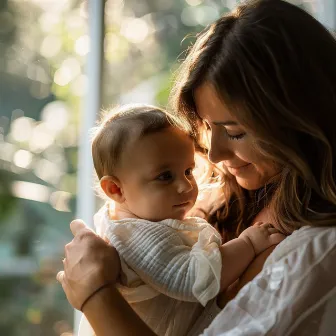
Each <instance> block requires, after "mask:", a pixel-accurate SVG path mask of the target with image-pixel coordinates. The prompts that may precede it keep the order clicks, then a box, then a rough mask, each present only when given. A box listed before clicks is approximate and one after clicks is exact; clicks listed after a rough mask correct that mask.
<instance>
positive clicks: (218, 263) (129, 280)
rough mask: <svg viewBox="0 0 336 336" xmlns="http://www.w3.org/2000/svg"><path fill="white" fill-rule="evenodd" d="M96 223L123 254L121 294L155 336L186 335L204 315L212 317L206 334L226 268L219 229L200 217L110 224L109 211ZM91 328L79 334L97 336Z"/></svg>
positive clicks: (205, 320)
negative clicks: (222, 273) (220, 248)
mask: <svg viewBox="0 0 336 336" xmlns="http://www.w3.org/2000/svg"><path fill="white" fill-rule="evenodd" d="M94 221H95V226H96V228H97V232H98V233H99V234H100V235H101V236H105V237H107V238H108V239H109V241H110V242H111V244H112V245H113V246H114V247H115V248H116V249H117V251H118V253H119V255H120V258H121V266H122V278H121V284H120V285H118V289H119V291H120V292H121V294H122V295H123V296H124V298H125V299H126V300H127V301H128V302H129V303H130V304H131V306H132V308H133V309H134V310H135V311H136V312H137V314H138V315H139V316H140V317H141V318H142V319H143V320H144V321H145V322H146V323H147V324H148V325H149V326H150V327H151V329H152V330H153V331H154V332H156V333H157V334H158V335H159V336H161V335H162V336H163V335H164V336H168V335H169V336H180V335H181V336H182V335H187V333H188V331H189V330H190V329H191V328H192V326H193V325H194V324H195V322H196V320H197V319H198V318H199V316H200V315H202V314H203V315H204V310H205V311H206V312H207V311H209V314H208V317H209V318H203V322H202V323H203V329H204V328H205V327H206V326H207V325H209V323H210V322H211V320H212V319H213V318H214V317H215V316H214V315H213V314H214V309H213V301H214V300H212V299H213V298H215V297H216V295H217V294H218V292H219V289H220V280H221V279H220V277H221V268H222V259H221V254H220V251H219V247H220V245H221V243H222V239H221V236H220V234H219V233H218V232H217V231H216V229H214V228H213V227H212V226H211V225H210V224H208V223H207V222H206V221H205V220H203V219H201V218H196V217H193V218H187V219H185V220H183V221H179V220H173V219H166V220H163V221H160V222H149V221H146V220H142V219H133V218H129V219H122V220H110V219H109V216H108V208H107V207H106V206H104V207H103V208H102V209H101V210H100V211H99V212H98V213H97V214H96V215H95V218H94ZM204 307H205V308H204ZM217 312H218V311H216V313H217ZM205 315H207V314H206V313H205ZM88 327H89V324H88V323H87V322H86V321H83V322H82V323H81V327H80V333H79V335H80V336H86V335H93V334H94V333H93V332H92V330H91V331H89V328H88ZM189 335H191V334H190V333H189Z"/></svg>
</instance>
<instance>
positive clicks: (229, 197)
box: [58, 0, 336, 336]
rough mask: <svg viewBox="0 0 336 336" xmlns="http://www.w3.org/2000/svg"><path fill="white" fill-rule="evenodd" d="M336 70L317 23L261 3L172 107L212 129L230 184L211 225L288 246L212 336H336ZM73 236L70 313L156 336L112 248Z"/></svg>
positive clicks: (198, 52)
mask: <svg viewBox="0 0 336 336" xmlns="http://www.w3.org/2000/svg"><path fill="white" fill-rule="evenodd" d="M335 60H336V41H335V39H334V38H333V36H332V35H331V34H330V33H329V32H328V31H327V30H326V29H325V28H324V27H323V26H322V25H321V24H319V23H318V22H317V21H316V20H315V19H313V18H312V17H311V16H310V15H308V14H307V13H305V12H304V11H302V10H300V9H299V8H297V7H295V6H293V5H291V4H289V3H286V2H284V1H281V0H259V1H249V2H248V3H247V4H246V5H243V6H240V7H238V9H237V10H236V11H235V12H233V13H232V14H230V15H228V16H224V17H222V18H220V19H219V20H218V21H217V22H215V23H214V24H213V25H211V26H210V27H209V28H208V29H206V30H205V31H204V32H203V33H202V34H200V35H199V36H198V38H197V41H196V43H195V45H194V47H193V48H192V49H191V51H190V53H189V55H188V57H187V59H186V60H185V62H184V64H183V66H182V70H181V72H180V77H179V78H178V80H177V81H176V83H177V84H176V87H175V89H174V90H173V102H174V106H173V107H174V109H175V110H176V111H177V112H179V113H180V115H182V114H183V115H185V116H187V117H188V119H189V120H191V121H192V122H193V125H194V127H195V129H196V130H197V131H198V132H199V135H200V138H201V136H202V134H203V133H204V131H203V129H204V128H205V129H206V131H205V132H206V133H207V135H208V139H209V144H208V146H206V149H205V150H208V156H209V159H210V161H211V162H212V163H213V164H214V165H215V166H214V174H218V175H219V176H220V177H221V178H222V179H223V180H224V181H225V183H224V187H223V193H224V196H225V200H226V201H225V202H224V203H223V204H222V205H221V206H220V207H219V208H218V207H217V208H215V209H214V210H215V211H212V212H211V213H210V214H209V221H210V222H211V223H213V224H214V225H216V227H218V229H219V230H220V231H222V232H223V236H224V237H225V238H226V239H231V238H232V237H234V236H236V235H237V234H239V233H240V232H241V231H242V230H244V229H245V228H246V227H247V226H249V225H253V224H254V223H255V222H257V221H269V222H271V223H273V225H274V226H275V227H276V228H278V229H279V230H280V231H282V232H284V233H286V234H287V235H289V237H288V238H286V240H285V241H284V242H282V243H281V244H280V245H278V247H277V248H276V249H275V251H274V252H273V253H272V254H271V255H270V256H269V257H268V258H267V256H268V254H270V253H271V252H272V251H270V250H269V251H268V253H267V254H264V255H262V256H260V257H259V258H257V259H256V260H255V261H254V262H253V263H252V264H251V265H250V268H249V269H248V270H247V271H246V273H245V275H244V276H243V277H242V279H241V281H240V283H238V284H237V286H236V288H235V289H233V294H232V292H231V293H230V294H229V298H231V297H233V296H234V295H235V292H236V291H237V290H239V289H240V288H241V287H242V286H243V285H244V284H245V283H246V282H248V284H247V285H246V286H244V288H243V289H242V290H240V291H239V293H238V295H237V296H236V297H235V298H234V299H233V300H231V301H230V302H229V303H228V304H227V305H226V307H225V308H224V309H223V310H222V311H221V312H220V313H219V314H218V316H217V317H216V318H215V320H214V321H213V322H212V323H211V325H210V326H209V328H207V329H206V330H205V331H204V335H279V336H280V335H281V336H283V335H314V336H316V335H320V336H327V335H332V334H333V333H334V331H333V329H330V328H331V327H335V326H336V325H335V322H334V321H333V319H334V318H333V311H335V307H336V286H335V285H336V272H335V271H334V270H333V266H334V265H335V264H336V247H335V244H336V243H335V242H336V239H335V238H336V185H335V181H336V166H335V164H336V163H335V158H336V132H335V130H334V127H335V125H336V123H335V121H336V65H335V62H336V61H335ZM200 144H201V141H200ZM205 210H206V209H205ZM71 230H72V232H73V233H74V235H75V239H74V240H73V241H72V242H71V243H70V244H68V245H67V246H66V248H65V252H66V259H65V261H64V269H65V272H60V273H59V274H58V280H59V281H60V282H61V283H62V286H63V288H64V290H65V292H66V295H67V297H68V299H69V302H70V303H71V304H72V305H73V306H74V307H75V308H77V309H80V308H81V307H83V303H85V304H84V307H83V309H84V313H85V315H86V316H87V318H88V319H89V321H90V323H91V325H92V326H93V328H94V330H95V332H96V334H97V335H98V336H105V335H154V334H153V332H152V331H150V330H149V329H148V328H147V326H146V325H144V324H143V323H142V321H141V320H140V319H139V318H138V317H137V316H136V315H135V314H134V313H133V311H132V310H131V309H130V307H129V306H127V304H126V302H125V301H124V300H123V299H122V297H121V296H120V295H119V293H118V292H117V291H116V289H115V287H114V284H115V282H116V279H117V278H118V276H119V259H118V256H117V254H116V252H115V250H114V249H113V247H111V246H108V245H107V244H106V243H105V242H104V241H103V240H101V239H100V238H99V237H97V236H96V235H95V234H94V233H93V232H91V231H90V230H89V229H87V228H86V227H85V225H84V224H83V223H82V222H80V221H75V222H73V223H72V224H71ZM266 258H267V261H266V263H265V264H264V261H265V259H266ZM263 264H264V265H263ZM260 271H261V272H260ZM259 272H260V273H259ZM258 273H259V275H258V276H256V277H255V275H256V274H258ZM253 278H254V279H253ZM252 279H253V280H252ZM250 280H252V281H250ZM249 281H250V282H249ZM225 301H226V298H223V297H221V298H219V301H218V303H219V304H220V305H222V306H223V305H224V303H225Z"/></svg>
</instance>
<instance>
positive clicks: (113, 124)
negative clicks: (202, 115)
mask: <svg viewBox="0 0 336 336" xmlns="http://www.w3.org/2000/svg"><path fill="white" fill-rule="evenodd" d="M169 127H177V128H178V129H180V130H182V131H184V132H186V133H187V134H189V135H191V134H192V133H191V127H190V125H189V123H188V122H187V121H185V120H182V119H180V118H177V117H176V116H174V115H171V114H169V113H168V112H166V111H164V110H162V109H160V108H159V107H155V106H151V105H144V104H131V105H123V106H121V107H116V108H113V109H112V110H109V111H107V112H103V115H102V118H101V120H100V121H99V122H98V126H97V127H94V128H93V129H92V157H93V164H94V168H95V170H96V173H97V176H98V179H99V180H100V179H101V178H102V177H103V176H106V175H114V173H115V170H116V167H117V165H118V163H119V162H120V158H121V154H122V152H123V150H124V149H125V147H126V145H127V144H128V143H129V141H130V140H132V141H136V140H137V139H140V138H141V137H142V136H144V135H147V134H151V133H155V132H158V131H161V130H164V129H166V128H169Z"/></svg>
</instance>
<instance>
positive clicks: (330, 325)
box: [202, 227, 336, 336]
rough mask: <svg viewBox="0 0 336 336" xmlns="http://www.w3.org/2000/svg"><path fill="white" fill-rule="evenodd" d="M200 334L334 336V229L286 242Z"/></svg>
mask: <svg viewBox="0 0 336 336" xmlns="http://www.w3.org/2000/svg"><path fill="white" fill-rule="evenodd" d="M202 335H203V336H264V335H267V336H334V335H336V227H332V228H326V227H323V228H313V227H304V228H301V229H300V230H297V231H295V232H294V233H293V234H292V235H291V236H289V237H288V238H286V239H285V240H284V241H283V242H282V243H281V244H279V245H278V246H277V247H276V249H275V250H274V251H273V253H272V254H271V255H270V256H269V258H268V259H267V261H266V263H265V265H264V267H263V270H262V272H261V273H260V274H259V275H258V276H257V277H256V278H255V279H254V280H253V281H251V282H250V283H248V284H247V285H246V286H244V288H242V289H241V291H240V292H239V293H238V295H237V297H236V298H235V299H234V300H232V301H230V302H229V303H228V304H227V305H226V307H225V308H224V309H223V310H222V311H221V312H220V313H219V314H218V315H217V317H216V318H215V320H214V321H213V322H212V324H211V325H210V326H209V328H208V329H206V330H205V331H204V333H203V334H202Z"/></svg>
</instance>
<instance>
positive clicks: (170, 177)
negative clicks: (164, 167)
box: [156, 171, 173, 181]
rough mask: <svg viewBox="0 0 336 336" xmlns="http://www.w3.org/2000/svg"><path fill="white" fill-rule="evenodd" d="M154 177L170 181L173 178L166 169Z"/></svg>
mask: <svg viewBox="0 0 336 336" xmlns="http://www.w3.org/2000/svg"><path fill="white" fill-rule="evenodd" d="M156 179H157V180H158V181H170V180H172V179H173V174H172V173H171V172H170V171H166V172H164V173H162V174H160V175H159V176H158V177H157V178H156Z"/></svg>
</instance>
